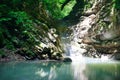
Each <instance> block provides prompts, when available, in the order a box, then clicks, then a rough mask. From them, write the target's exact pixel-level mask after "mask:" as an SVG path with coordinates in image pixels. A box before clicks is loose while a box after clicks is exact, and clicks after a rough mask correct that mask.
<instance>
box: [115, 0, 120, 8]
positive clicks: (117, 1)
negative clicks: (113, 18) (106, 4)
mask: <svg viewBox="0 0 120 80" xmlns="http://www.w3.org/2000/svg"><path fill="white" fill-rule="evenodd" d="M115 8H116V9H119V10H120V0H115Z"/></svg>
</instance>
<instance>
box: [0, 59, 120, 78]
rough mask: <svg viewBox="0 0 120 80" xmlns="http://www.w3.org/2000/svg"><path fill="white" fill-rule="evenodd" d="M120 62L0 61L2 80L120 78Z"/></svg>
mask: <svg viewBox="0 0 120 80" xmlns="http://www.w3.org/2000/svg"><path fill="white" fill-rule="evenodd" d="M119 75H120V64H119V63H92V64H91V63H87V64H83V63H79V62H77V63H63V62H37V61H35V62H8V63H0V80H120V76H119Z"/></svg>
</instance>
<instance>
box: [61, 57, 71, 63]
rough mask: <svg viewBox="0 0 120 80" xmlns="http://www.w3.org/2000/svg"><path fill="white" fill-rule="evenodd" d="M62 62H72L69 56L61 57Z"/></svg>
mask: <svg viewBox="0 0 120 80" xmlns="http://www.w3.org/2000/svg"><path fill="white" fill-rule="evenodd" d="M63 62H72V59H71V58H68V57H66V58H64V59H63Z"/></svg>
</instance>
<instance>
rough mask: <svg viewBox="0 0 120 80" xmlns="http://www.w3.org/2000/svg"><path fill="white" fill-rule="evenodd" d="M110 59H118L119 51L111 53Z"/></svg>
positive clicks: (119, 57) (119, 56)
mask: <svg viewBox="0 0 120 80" xmlns="http://www.w3.org/2000/svg"><path fill="white" fill-rule="evenodd" d="M111 59H113V60H120V53H116V54H113V55H112V56H111Z"/></svg>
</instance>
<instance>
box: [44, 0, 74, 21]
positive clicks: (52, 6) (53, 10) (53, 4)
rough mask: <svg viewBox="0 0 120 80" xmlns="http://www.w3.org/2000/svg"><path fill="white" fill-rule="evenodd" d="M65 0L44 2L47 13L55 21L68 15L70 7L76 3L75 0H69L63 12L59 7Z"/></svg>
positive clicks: (46, 0) (47, 0) (45, 0)
mask: <svg viewBox="0 0 120 80" xmlns="http://www.w3.org/2000/svg"><path fill="white" fill-rule="evenodd" d="M64 1H65V0H44V1H43V2H44V4H45V5H46V8H47V10H48V12H49V13H50V14H51V15H52V16H53V17H54V18H56V19H61V18H63V17H65V16H67V15H68V14H69V12H70V11H71V9H72V7H73V6H74V4H75V3H76V2H75V0H71V1H70V2H69V4H67V5H66V6H65V8H64V9H63V10H61V6H62V4H63V3H64Z"/></svg>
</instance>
